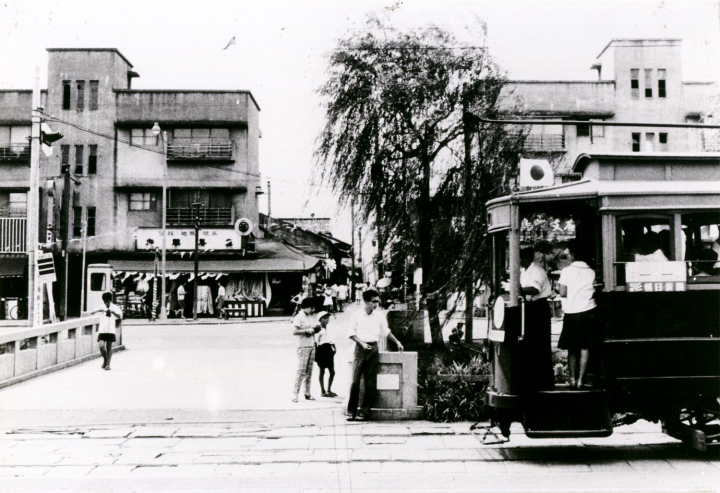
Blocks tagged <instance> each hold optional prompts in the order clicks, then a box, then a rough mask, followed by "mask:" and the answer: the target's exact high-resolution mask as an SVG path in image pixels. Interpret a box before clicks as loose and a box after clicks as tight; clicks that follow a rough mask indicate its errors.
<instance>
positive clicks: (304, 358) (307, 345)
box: [292, 298, 320, 402]
mask: <svg viewBox="0 0 720 493" xmlns="http://www.w3.org/2000/svg"><path fill="white" fill-rule="evenodd" d="M314 306H315V303H314V301H313V300H312V299H311V298H305V299H304V300H302V303H301V304H300V308H301V309H300V312H299V313H298V314H297V315H295V318H293V327H294V330H293V334H294V335H295V337H296V342H297V345H296V346H297V358H298V363H297V364H298V366H297V372H296V373H295V388H294V391H293V399H292V401H293V402H297V401H298V394H299V393H300V386H301V384H302V383H303V382H304V383H305V399H307V400H309V401H314V400H315V399H314V398H313V396H312V394H311V393H310V381H311V379H312V370H313V361H315V334H316V333H317V332H320V326H319V325H318V324H317V323H316V322H315V320H313V318H312V317H311V315H312V312H313V310H314Z"/></svg>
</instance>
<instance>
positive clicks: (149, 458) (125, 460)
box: [114, 449, 163, 466]
mask: <svg viewBox="0 0 720 493" xmlns="http://www.w3.org/2000/svg"><path fill="white" fill-rule="evenodd" d="M141 450H142V451H141ZM162 453H163V451H162V450H160V451H157V450H156V451H153V452H146V451H144V450H143V449H138V450H136V451H127V452H124V453H122V454H120V456H118V458H117V459H116V460H115V462H114V464H115V465H119V466H120V465H135V466H143V465H148V466H152V465H155V460H156V459H157V458H158V457H159V456H160V455H161V454H162Z"/></svg>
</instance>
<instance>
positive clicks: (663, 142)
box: [659, 133, 668, 151]
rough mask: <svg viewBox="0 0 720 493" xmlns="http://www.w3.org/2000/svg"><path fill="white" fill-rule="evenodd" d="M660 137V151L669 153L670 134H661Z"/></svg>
mask: <svg viewBox="0 0 720 493" xmlns="http://www.w3.org/2000/svg"><path fill="white" fill-rule="evenodd" d="M659 136H660V150H661V151H667V150H668V134H666V133H661V134H659Z"/></svg>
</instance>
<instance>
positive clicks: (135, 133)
mask: <svg viewBox="0 0 720 493" xmlns="http://www.w3.org/2000/svg"><path fill="white" fill-rule="evenodd" d="M157 141H158V138H157V136H156V135H153V133H152V129H151V128H133V129H132V130H130V143H131V144H136V145H141V146H154V145H157Z"/></svg>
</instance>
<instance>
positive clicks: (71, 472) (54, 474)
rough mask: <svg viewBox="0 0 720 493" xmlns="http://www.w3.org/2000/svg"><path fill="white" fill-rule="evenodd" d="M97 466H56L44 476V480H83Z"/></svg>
mask: <svg viewBox="0 0 720 493" xmlns="http://www.w3.org/2000/svg"><path fill="white" fill-rule="evenodd" d="M93 469H95V466H56V467H53V468H51V469H50V470H49V471H48V472H47V473H45V474H43V477H44V478H81V477H83V476H86V475H87V474H88V473H89V472H90V471H92V470H93Z"/></svg>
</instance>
